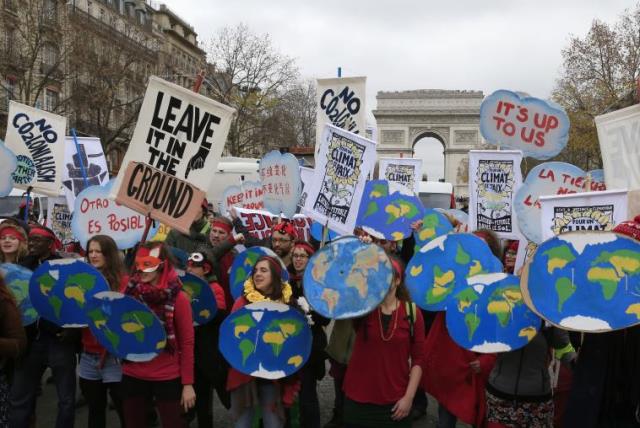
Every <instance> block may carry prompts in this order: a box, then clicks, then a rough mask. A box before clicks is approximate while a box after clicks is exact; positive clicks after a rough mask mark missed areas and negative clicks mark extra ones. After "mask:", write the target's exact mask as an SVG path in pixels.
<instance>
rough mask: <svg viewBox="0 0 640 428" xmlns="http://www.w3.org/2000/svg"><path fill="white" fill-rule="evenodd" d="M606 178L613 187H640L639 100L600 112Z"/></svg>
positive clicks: (601, 143)
mask: <svg viewBox="0 0 640 428" xmlns="http://www.w3.org/2000/svg"><path fill="white" fill-rule="evenodd" d="M595 121H596V128H597V129H598V140H599V142H600V153H601V154H602V166H603V168H604V175H605V181H606V183H607V187H608V188H610V189H629V190H635V189H640V163H638V153H640V139H638V131H639V130H640V104H635V105H633V106H631V107H627V108H624V109H621V110H616V111H614V112H611V113H607V114H603V115H602V116H597V117H596V119H595Z"/></svg>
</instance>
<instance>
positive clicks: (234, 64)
mask: <svg viewBox="0 0 640 428" xmlns="http://www.w3.org/2000/svg"><path fill="white" fill-rule="evenodd" d="M207 51H208V55H209V60H210V61H211V63H212V64H213V65H214V67H215V70H216V72H217V73H219V74H221V75H224V76H225V77H219V78H218V77H216V78H214V79H212V80H211V79H210V80H209V84H210V85H211V86H213V92H214V97H215V98H216V99H218V100H219V101H220V102H222V103H224V104H228V105H230V106H232V107H234V108H235V109H236V110H237V115H236V116H235V118H234V121H233V123H232V125H231V130H230V132H229V137H228V140H227V145H226V150H227V151H228V152H229V154H231V155H233V156H243V155H247V154H253V155H257V154H259V153H258V152H259V151H260V150H261V149H259V148H258V149H257V148H256V147H255V145H256V137H257V136H258V135H259V134H260V133H261V132H262V131H263V130H264V126H265V121H271V122H277V121H278V120H279V119H277V118H276V117H275V116H277V115H274V114H273V112H274V109H275V108H277V106H278V105H279V103H280V101H281V97H282V94H283V93H285V92H286V90H287V89H288V88H289V87H290V86H291V85H292V84H293V83H294V82H296V80H297V78H298V69H297V67H296V65H295V61H294V60H293V59H292V58H289V57H287V56H285V55H283V54H281V53H279V52H278V51H276V49H275V48H274V46H273V44H272V42H271V39H270V37H269V35H266V34H265V35H257V34H254V33H252V32H251V31H250V30H249V28H248V27H247V26H246V25H244V24H239V25H237V26H235V27H226V28H223V29H222V30H220V31H219V32H218V34H217V36H216V37H215V38H214V39H213V40H212V41H211V42H210V43H209V46H208V49H207Z"/></svg>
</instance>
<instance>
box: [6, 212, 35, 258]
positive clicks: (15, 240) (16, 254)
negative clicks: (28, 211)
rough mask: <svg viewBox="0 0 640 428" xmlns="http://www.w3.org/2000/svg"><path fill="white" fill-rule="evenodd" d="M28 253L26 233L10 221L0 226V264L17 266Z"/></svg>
mask: <svg viewBox="0 0 640 428" xmlns="http://www.w3.org/2000/svg"><path fill="white" fill-rule="evenodd" d="M28 252H29V248H28V244H27V233H26V232H25V230H24V229H23V228H22V227H21V226H19V225H17V224H15V223H14V222H12V221H7V220H5V221H4V222H2V224H0V262H1V263H14V264H19V263H20V261H22V260H23V259H24V257H25V256H26V255H27V253H28Z"/></svg>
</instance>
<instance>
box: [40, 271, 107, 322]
mask: <svg viewBox="0 0 640 428" xmlns="http://www.w3.org/2000/svg"><path fill="white" fill-rule="evenodd" d="M107 290H109V284H107V280H106V279H104V277H103V276H102V274H101V273H100V272H99V271H98V270H97V269H96V268H94V267H93V266H91V265H90V264H88V263H85V262H84V261H82V260H79V259H59V260H49V261H46V262H44V263H42V264H41V265H40V266H39V267H38V269H36V270H35V271H34V272H33V276H32V277H31V279H30V281H29V298H30V299H31V304H32V305H33V307H34V308H35V309H36V310H37V311H38V314H40V316H41V317H42V318H45V319H47V320H49V321H51V322H53V323H54V324H56V325H58V326H60V327H86V326H87V324H88V323H89V318H88V316H87V313H86V312H85V304H86V303H87V301H88V300H89V299H91V297H92V296H94V295H95V294H96V293H99V292H101V291H107Z"/></svg>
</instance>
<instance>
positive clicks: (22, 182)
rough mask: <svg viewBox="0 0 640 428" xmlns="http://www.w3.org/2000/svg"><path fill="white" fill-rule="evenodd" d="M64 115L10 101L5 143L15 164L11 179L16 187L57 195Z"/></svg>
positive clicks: (61, 161) (58, 190) (60, 171)
mask: <svg viewBox="0 0 640 428" xmlns="http://www.w3.org/2000/svg"><path fill="white" fill-rule="evenodd" d="M66 127H67V119H66V118H64V117H62V116H58V115H57V114H53V113H49V112H47V111H44V110H39V109H36V108H33V107H29V106H26V105H24V104H19V103H16V102H15V101H10V102H9V116H8V120H7V135H6V137H5V144H6V146H7V148H8V149H10V150H11V151H12V152H13V153H15V155H16V157H17V160H18V167H17V168H16V170H15V172H14V173H13V176H12V177H13V182H14V185H15V187H17V188H19V189H24V190H26V189H28V188H29V187H33V190H34V191H35V192H38V193H44V194H45V195H49V196H58V195H59V194H60V186H61V183H62V170H63V164H64V140H65V137H64V136H65V130H66Z"/></svg>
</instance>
